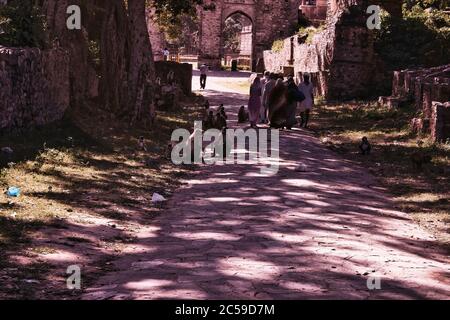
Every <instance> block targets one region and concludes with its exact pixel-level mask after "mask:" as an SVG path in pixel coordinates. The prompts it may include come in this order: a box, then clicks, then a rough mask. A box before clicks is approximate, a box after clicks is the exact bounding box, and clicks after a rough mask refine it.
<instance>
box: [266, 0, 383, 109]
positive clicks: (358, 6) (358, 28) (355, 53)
mask: <svg viewBox="0 0 450 320" xmlns="http://www.w3.org/2000/svg"><path fill="white" fill-rule="evenodd" d="M331 2H333V5H331ZM363 3H365V2H364V1H359V0H342V1H341V0H339V1H330V6H329V10H328V16H327V20H326V29H325V30H323V31H322V32H320V33H318V34H316V35H314V37H313V38H312V40H311V41H310V43H304V39H303V43H302V39H301V38H300V37H299V36H297V35H295V36H294V42H293V44H294V45H293V48H292V46H291V45H290V42H291V40H290V38H289V39H286V40H285V45H284V49H283V50H282V51H281V52H272V51H267V52H265V53H264V62H265V67H266V69H268V70H270V71H279V70H281V69H283V68H284V67H286V66H289V65H290V66H292V67H293V68H294V72H295V74H296V75H298V74H302V73H305V72H309V73H312V76H313V80H314V82H315V85H316V88H317V93H318V94H320V95H323V96H324V97H325V98H327V99H331V100H335V99H343V100H346V99H354V98H365V97H370V96H374V95H376V91H377V88H378V87H379V86H380V85H381V83H383V82H385V81H388V82H389V81H390V80H389V74H387V73H385V72H383V69H384V68H383V65H382V62H381V60H380V59H379V58H378V57H377V56H376V54H375V52H374V48H373V32H372V31H371V30H369V29H368V28H367V26H366V19H367V16H366V14H365V10H366V8H367V7H365V5H363ZM350 7H351V10H349V8H350ZM291 55H293V61H292V60H291V59H290V57H291Z"/></svg>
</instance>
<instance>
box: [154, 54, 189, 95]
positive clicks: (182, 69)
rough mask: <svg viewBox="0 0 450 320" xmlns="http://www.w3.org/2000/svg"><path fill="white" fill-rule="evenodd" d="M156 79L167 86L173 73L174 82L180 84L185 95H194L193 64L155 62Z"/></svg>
mask: <svg viewBox="0 0 450 320" xmlns="http://www.w3.org/2000/svg"><path fill="white" fill-rule="evenodd" d="M155 68H156V77H158V78H159V79H161V83H162V84H167V82H168V81H167V76H168V74H169V73H170V72H172V71H173V75H174V82H176V83H178V84H179V86H180V88H181V89H182V90H183V93H184V94H185V95H190V94H191V93H192V64H189V63H177V62H172V61H166V62H165V61H157V62H155Z"/></svg>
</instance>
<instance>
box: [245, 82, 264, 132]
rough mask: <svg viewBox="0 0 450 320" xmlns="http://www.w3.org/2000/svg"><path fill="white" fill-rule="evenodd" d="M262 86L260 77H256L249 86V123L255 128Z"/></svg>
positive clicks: (259, 108)
mask: <svg viewBox="0 0 450 320" xmlns="http://www.w3.org/2000/svg"><path fill="white" fill-rule="evenodd" d="M261 96H262V87H261V79H260V78H259V77H256V78H255V80H253V84H252V85H251V87H250V99H249V101H248V111H249V113H250V125H251V127H252V128H256V124H257V122H258V119H259V115H260V110H261Z"/></svg>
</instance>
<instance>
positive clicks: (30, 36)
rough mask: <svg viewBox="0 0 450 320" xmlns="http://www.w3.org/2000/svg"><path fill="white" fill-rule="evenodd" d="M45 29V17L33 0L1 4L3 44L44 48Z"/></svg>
mask: <svg viewBox="0 0 450 320" xmlns="http://www.w3.org/2000/svg"><path fill="white" fill-rule="evenodd" d="M45 31H46V25H45V17H44V16H43V15H42V13H41V11H40V8H39V7H38V6H36V5H35V4H34V1H33V0H13V1H9V3H8V4H7V5H4V6H0V44H1V45H4V46H12V47H39V48H43V47H45V45H46V37H45V35H46V32H45Z"/></svg>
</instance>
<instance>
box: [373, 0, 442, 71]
mask: <svg viewBox="0 0 450 320" xmlns="http://www.w3.org/2000/svg"><path fill="white" fill-rule="evenodd" d="M375 49H376V51H377V52H378V53H379V54H380V56H381V57H382V58H383V60H384V61H385V62H386V64H387V66H388V67H390V68H391V69H398V68H408V67H413V66H414V67H418V66H425V67H427V66H434V65H440V64H446V63H449V62H450V56H449V54H448V53H449V52H450V17H449V15H448V14H446V13H444V12H442V11H439V10H432V11H430V12H427V11H425V10H424V9H423V8H422V7H421V6H419V5H416V6H414V7H412V9H411V10H407V9H406V10H405V11H404V17H403V19H396V18H393V17H391V16H389V15H388V14H387V13H384V14H383V16H382V23H381V30H379V31H378V33H377V35H376V39H375Z"/></svg>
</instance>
